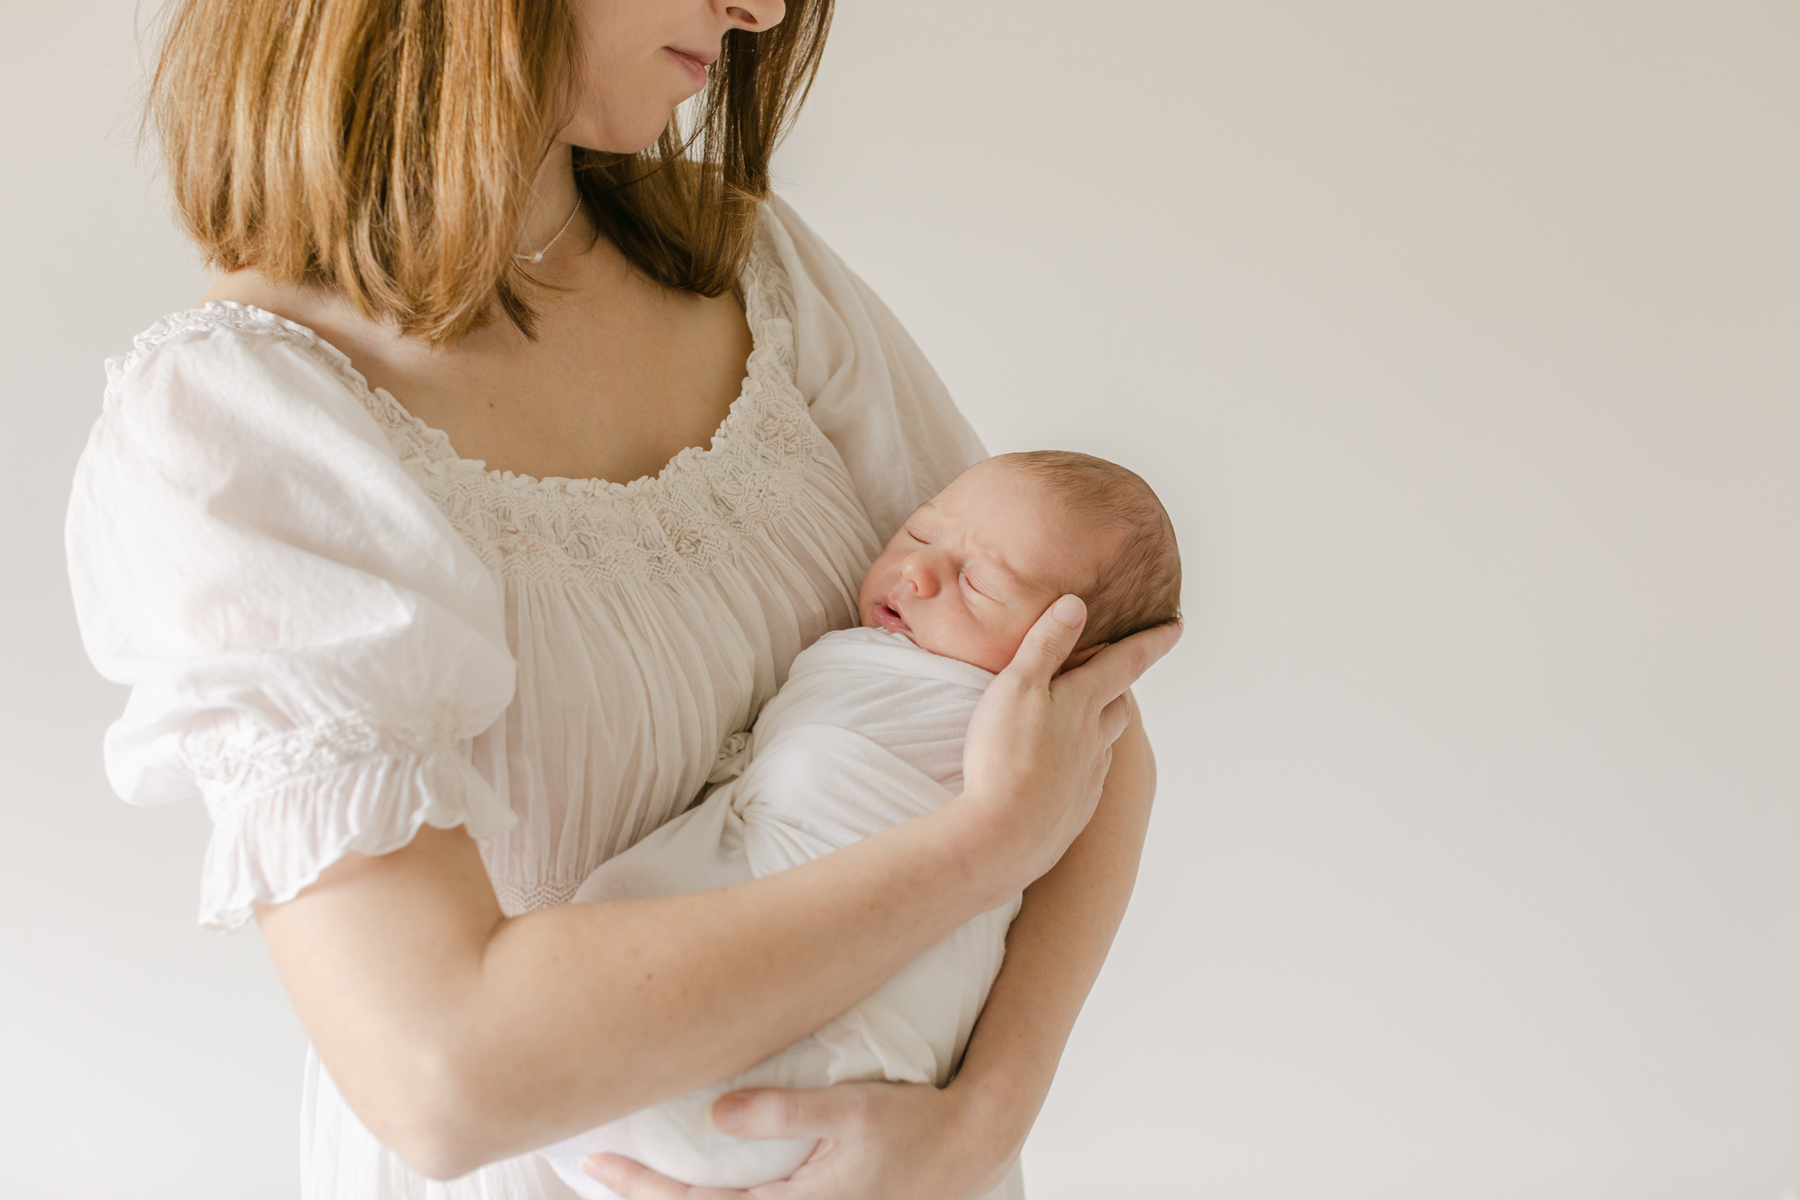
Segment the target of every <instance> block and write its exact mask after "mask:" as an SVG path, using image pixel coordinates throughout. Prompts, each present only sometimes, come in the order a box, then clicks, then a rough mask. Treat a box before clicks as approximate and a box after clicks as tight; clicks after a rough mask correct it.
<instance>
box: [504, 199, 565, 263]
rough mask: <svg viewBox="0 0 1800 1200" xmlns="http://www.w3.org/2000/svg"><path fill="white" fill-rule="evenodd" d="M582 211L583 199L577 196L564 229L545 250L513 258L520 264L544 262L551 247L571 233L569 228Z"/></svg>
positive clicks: (547, 244) (563, 225) (546, 245)
mask: <svg viewBox="0 0 1800 1200" xmlns="http://www.w3.org/2000/svg"><path fill="white" fill-rule="evenodd" d="M580 211H581V197H580V196H579V195H577V196H576V197H575V207H574V208H571V209H570V210H569V219H568V220H566V221H564V222H563V223H562V228H561V229H559V230H557V231H556V236H555V237H553V238H551V239H550V240H549V241H547V242H545V243H544V248H543V249H542V250H539V251H538V252H537V253H536V254H515V255H513V257H514V258H516V259H518V260H519V261H520V262H528V263H541V262H543V261H544V255H546V254H548V253H550V247H552V246H554V245H556V243H558V242H560V241H561V240H562V235H563V234H565V233H567V232H569V226H571V225H573V224H574V223H575V214H576V213H578V212H580Z"/></svg>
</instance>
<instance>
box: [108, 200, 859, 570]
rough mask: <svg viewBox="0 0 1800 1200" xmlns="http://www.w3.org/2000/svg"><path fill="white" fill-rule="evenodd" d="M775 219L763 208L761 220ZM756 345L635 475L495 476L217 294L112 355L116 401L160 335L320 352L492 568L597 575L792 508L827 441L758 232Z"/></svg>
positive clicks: (782, 283)
mask: <svg viewBox="0 0 1800 1200" xmlns="http://www.w3.org/2000/svg"><path fill="white" fill-rule="evenodd" d="M769 219H770V218H768V217H767V216H766V215H765V217H764V221H765V222H767V221H768V220H769ZM741 284H742V292H743V297H744V314H745V319H746V321H747V322H748V324H749V326H750V335H751V344H752V349H751V352H750V359H749V362H748V364H747V368H746V374H745V377H744V383H743V388H742V391H741V392H740V393H739V395H738V398H737V399H736V400H735V401H734V402H733V403H732V405H731V409H730V411H729V412H728V413H727V414H726V417H725V420H724V421H723V422H722V423H721V424H720V425H719V428H718V430H717V431H716V432H715V433H714V435H713V437H712V441H711V444H710V445H709V446H705V447H698V446H690V447H688V448H687V449H685V450H683V451H681V453H679V454H677V455H676V456H675V457H674V458H673V459H671V460H669V462H668V463H667V464H665V465H664V467H663V469H662V470H661V472H659V473H658V474H657V475H655V476H644V477H643V478H640V479H635V480H632V481H631V482H629V483H613V482H609V481H607V480H602V479H565V478H543V479H539V478H536V477H534V476H530V475H519V474H515V473H514V472H511V471H490V470H488V469H487V466H486V464H485V463H483V462H482V461H480V460H478V459H466V458H461V457H459V456H458V455H457V453H456V451H455V449H454V448H453V447H452V446H451V444H450V439H449V438H448V436H446V435H445V434H444V433H443V431H442V430H439V429H435V428H433V427H432V426H430V425H427V424H425V422H423V421H421V420H419V419H418V418H417V417H415V416H413V415H412V414H411V413H409V412H408V411H407V410H406V409H405V408H404V407H402V406H401V404H400V402H399V401H397V400H395V399H394V397H393V396H392V395H390V394H389V393H388V392H387V391H386V390H384V389H379V388H377V389H371V388H370V387H369V385H368V381H367V380H365V379H364V378H363V376H362V374H361V373H360V372H358V371H357V370H356V369H355V368H354V367H353V366H351V364H350V360H349V359H348V357H346V356H345V355H344V354H343V353H342V352H341V351H339V350H338V349H337V348H336V347H335V346H332V345H331V344H330V343H329V342H326V341H325V340H324V339H322V338H320V337H319V336H318V335H317V334H315V333H314V332H313V331H312V330H311V329H308V328H307V327H306V326H304V325H300V324H297V323H295V322H293V321H289V320H287V319H286V318H284V317H279V316H276V315H275V314H274V313H270V312H267V311H265V310H263V309H260V308H255V307H253V306H249V305H242V304H237V303H234V302H231V301H214V302H212V303H209V304H207V305H205V306H204V307H202V308H197V309H189V310H187V311H185V312H179V313H173V314H171V315H169V316H167V317H164V318H163V319H162V320H161V321H158V322H157V323H156V324H155V325H153V326H151V327H150V328H149V329H148V330H146V331H145V332H143V333H142V334H139V335H138V337H137V338H136V340H135V341H134V342H133V345H132V350H131V351H130V352H129V353H128V354H124V355H118V356H115V357H113V358H110V359H108V360H107V363H106V369H107V379H108V383H107V390H106V400H107V403H108V404H110V403H111V402H112V400H113V397H114V395H115V393H116V391H117V389H118V388H119V386H120V384H121V382H122V380H123V379H124V376H125V374H126V372H127V371H129V370H130V368H131V367H132V366H133V365H134V364H135V363H136V361H137V360H138V359H139V358H141V357H142V356H143V355H145V354H147V353H149V352H150V351H151V350H153V349H155V348H156V347H157V346H158V345H160V344H161V343H163V342H165V341H168V340H170V339H172V338H175V337H179V336H181V335H183V334H187V333H201V332H208V331H211V330H214V329H226V330H232V331H238V332H255V333H260V334H266V335H268V336H271V337H275V338H278V339H280V340H282V341H285V342H287V343H289V344H291V345H293V346H295V347H297V348H299V349H301V350H303V351H305V352H307V353H309V354H311V355H312V356H314V357H315V358H317V359H319V360H320V361H321V362H322V363H324V364H325V365H326V366H327V367H328V368H329V369H330V370H331V371H332V373H333V374H334V375H335V376H336V377H337V378H338V379H339V380H340V381H341V382H342V383H343V385H344V386H345V387H346V388H347V389H349V390H350V391H351V392H352V393H353V394H355V395H356V396H357V397H358V398H359V399H360V400H361V401H362V403H363V405H364V406H365V407H366V408H367V409H368V411H369V412H370V414H371V415H373V416H374V418H375V419H376V421H377V422H378V423H379V424H380V425H381V427H382V429H383V431H384V432H386V434H387V435H388V438H389V441H390V442H391V443H392V444H393V446H394V449H395V451H396V453H398V455H399V456H400V459H401V462H402V463H403V464H404V465H405V467H406V469H407V471H408V473H409V474H411V475H412V476H413V477H414V479H415V480H417V482H418V483H419V485H420V486H421V487H422V488H423V489H424V491H425V492H426V494H427V495H429V496H430V497H431V499H432V500H433V502H434V503H436V505H437V506H438V508H439V509H440V510H442V511H443V513H444V514H445V516H446V517H448V518H449V520H450V523H451V524H452V525H453V526H454V527H455V528H456V530H457V531H458V532H459V533H460V534H461V535H462V537H463V539H464V540H465V541H466V542H468V544H469V545H470V546H471V547H472V548H473V549H474V550H475V552H476V553H477V554H478V555H480V557H481V559H482V561H483V562H484V563H486V564H487V566H488V568H489V569H490V570H492V571H494V573H495V574H496V575H497V576H501V577H522V578H527V579H559V580H566V579H568V578H570V577H571V576H575V577H586V578H588V579H590V580H592V581H594V582H608V581H611V580H615V579H619V578H626V577H633V578H639V579H651V580H660V579H667V578H670V577H672V576H676V575H684V574H692V573H698V572H702V571H704V570H706V569H707V568H708V567H710V566H711V565H712V564H713V563H714V562H716V561H717V560H718V559H719V558H721V557H723V556H725V555H728V554H730V553H732V552H733V551H734V550H736V548H737V547H738V545H739V544H740V543H741V542H742V541H743V539H744V538H745V537H746V536H747V535H748V534H750V533H751V532H752V531H754V530H756V529H758V528H762V527H766V526H767V525H768V523H769V522H771V521H773V520H776V519H779V518H780V517H782V516H783V515H784V514H786V513H787V512H788V511H789V510H791V509H792V508H793V506H794V504H795V502H796V500H797V499H798V498H799V497H800V495H801V493H802V492H803V491H804V489H805V484H806V477H807V473H808V471H809V470H810V469H811V468H812V466H813V465H814V464H815V462H816V461H817V460H818V459H819V458H820V457H821V456H827V455H829V454H830V453H831V451H830V449H829V446H830V443H829V442H828V441H827V440H826V438H825V435H824V434H823V433H821V432H820V431H819V427H818V426H817V425H816V424H814V422H813V420H812V416H811V413H810V412H809V411H808V409H807V406H806V401H805V398H804V397H803V396H802V395H801V393H800V389H799V387H798V386H797V385H796V384H795V382H794V377H795V365H796V364H795V352H794V336H793V321H792V313H793V305H794V299H793V289H792V284H791V281H790V280H789V279H788V277H787V272H786V270H785V269H784V268H783V267H782V265H781V263H780V261H779V259H778V258H777V256H776V254H775V252H774V250H773V248H772V246H771V245H770V244H769V233H768V230H767V228H766V225H764V226H759V227H758V230H757V236H756V240H755V242H754V243H753V245H752V248H751V253H750V256H749V260H748V261H747V263H746V264H745V267H744V273H743V275H742V278H741Z"/></svg>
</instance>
